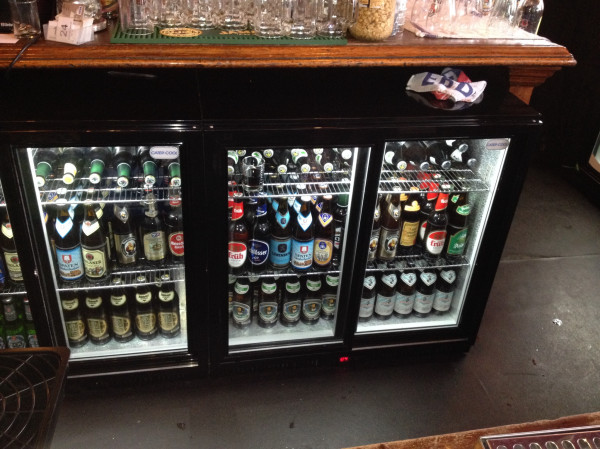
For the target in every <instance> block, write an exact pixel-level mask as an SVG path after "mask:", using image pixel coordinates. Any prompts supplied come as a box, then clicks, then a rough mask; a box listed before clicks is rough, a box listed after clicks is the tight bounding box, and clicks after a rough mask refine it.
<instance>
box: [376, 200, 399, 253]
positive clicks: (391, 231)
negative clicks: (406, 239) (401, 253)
mask: <svg viewBox="0 0 600 449" xmlns="http://www.w3.org/2000/svg"><path fill="white" fill-rule="evenodd" d="M400 214H401V209H400V194H398V193H388V194H387V195H386V197H385V198H384V200H383V201H382V207H381V219H380V220H381V230H380V233H379V247H378V248H377V260H379V261H380V262H391V261H393V260H394V258H395V257H396V251H397V249H398V238H399V237H400V230H399V227H400Z"/></svg>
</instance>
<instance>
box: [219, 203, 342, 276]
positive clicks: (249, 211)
mask: <svg viewBox="0 0 600 449" xmlns="http://www.w3.org/2000/svg"><path fill="white" fill-rule="evenodd" d="M347 213H348V196H347V195H340V196H339V197H337V199H336V200H334V199H333V197H332V196H331V195H325V196H323V197H310V196H302V197H299V198H298V197H297V198H295V199H294V201H293V203H292V205H291V206H290V201H288V198H287V197H283V198H268V199H267V198H265V197H258V198H257V199H248V200H246V201H245V202H244V201H243V200H242V199H240V198H236V199H235V200H234V206H233V211H232V216H231V222H230V223H229V236H228V260H229V270H230V272H231V273H233V274H240V273H244V272H246V271H249V272H252V273H262V272H264V271H265V270H266V269H267V268H268V267H272V268H273V269H275V270H287V269H288V268H290V267H291V268H292V269H293V270H295V271H297V272H299V273H306V272H310V271H312V270H315V269H316V270H318V271H327V270H329V269H331V268H335V267H338V266H339V263H340V255H341V250H342V247H343V236H344V229H345V223H346V217H347Z"/></svg>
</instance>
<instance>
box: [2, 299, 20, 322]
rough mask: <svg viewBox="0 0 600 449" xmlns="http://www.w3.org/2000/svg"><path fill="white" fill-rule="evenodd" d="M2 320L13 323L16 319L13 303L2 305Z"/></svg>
mask: <svg viewBox="0 0 600 449" xmlns="http://www.w3.org/2000/svg"><path fill="white" fill-rule="evenodd" d="M4 319H5V320H6V321H15V320H16V319H17V309H16V308H15V306H14V303H11V304H4Z"/></svg>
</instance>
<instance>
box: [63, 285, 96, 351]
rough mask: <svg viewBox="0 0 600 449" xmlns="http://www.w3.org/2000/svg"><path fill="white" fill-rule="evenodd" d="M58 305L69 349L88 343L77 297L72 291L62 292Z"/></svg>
mask: <svg viewBox="0 0 600 449" xmlns="http://www.w3.org/2000/svg"><path fill="white" fill-rule="evenodd" d="M60 303H61V306H62V311H63V318H64V321H65V328H66V330H67V340H68V342H69V346H70V347H71V348H79V347H80V346H83V345H85V344H86V343H87V342H88V338H89V337H88V332H87V327H86V325H85V315H84V314H83V307H82V306H81V305H80V304H79V297H78V296H77V292H75V291H74V290H70V291H64V292H61V294H60Z"/></svg>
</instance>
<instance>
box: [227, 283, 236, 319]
mask: <svg viewBox="0 0 600 449" xmlns="http://www.w3.org/2000/svg"><path fill="white" fill-rule="evenodd" d="M235 281H237V276H235V275H233V274H230V275H229V280H228V282H227V308H228V310H229V316H231V312H232V310H233V288H234V286H235Z"/></svg>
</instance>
